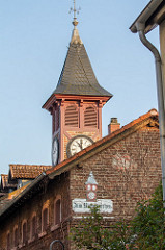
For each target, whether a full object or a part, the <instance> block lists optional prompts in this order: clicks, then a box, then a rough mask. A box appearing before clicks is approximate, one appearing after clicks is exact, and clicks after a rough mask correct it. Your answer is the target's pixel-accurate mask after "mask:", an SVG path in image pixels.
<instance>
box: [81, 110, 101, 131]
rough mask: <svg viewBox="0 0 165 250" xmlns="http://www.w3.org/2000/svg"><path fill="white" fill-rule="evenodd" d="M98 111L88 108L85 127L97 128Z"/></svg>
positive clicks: (85, 114)
mask: <svg viewBox="0 0 165 250" xmlns="http://www.w3.org/2000/svg"><path fill="white" fill-rule="evenodd" d="M97 124H98V122H97V110H95V109H94V107H92V106H89V107H86V109H85V111H84V126H85V127H95V128H97Z"/></svg>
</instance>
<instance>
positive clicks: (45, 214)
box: [43, 207, 49, 231]
mask: <svg viewBox="0 0 165 250" xmlns="http://www.w3.org/2000/svg"><path fill="white" fill-rule="evenodd" d="M48 212H49V210H48V208H47V207H46V208H45V209H44V210H43V231H46V229H47V227H48V224H49V217H48Z"/></svg>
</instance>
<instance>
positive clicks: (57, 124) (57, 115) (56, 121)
mask: <svg viewBox="0 0 165 250" xmlns="http://www.w3.org/2000/svg"><path fill="white" fill-rule="evenodd" d="M59 115H60V112H59V107H57V108H56V111H55V130H57V129H58V128H59Z"/></svg>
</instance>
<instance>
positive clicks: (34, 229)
mask: <svg viewBox="0 0 165 250" xmlns="http://www.w3.org/2000/svg"><path fill="white" fill-rule="evenodd" d="M36 225H37V218H36V216H35V215H34V216H33V217H32V220H31V239H32V238H34V237H35V234H36Z"/></svg>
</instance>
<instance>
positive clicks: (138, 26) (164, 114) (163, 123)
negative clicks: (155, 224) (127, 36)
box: [130, 0, 165, 207]
mask: <svg viewBox="0 0 165 250" xmlns="http://www.w3.org/2000/svg"><path fill="white" fill-rule="evenodd" d="M162 2H163V0H152V1H150V2H149V3H148V5H147V6H146V7H145V8H144V10H143V11H142V12H141V14H140V16H139V17H138V18H137V19H136V20H135V22H134V23H133V24H132V26H131V27H130V29H131V31H132V32H134V33H136V32H138V34H139V38H140V41H141V42H142V44H143V45H144V46H145V47H146V48H147V49H148V50H150V51H151V52H152V53H153V55H154V57H155V66H156V80H157V96H158V108H159V128H160V146H161V166H162V186H163V200H164V201H165V98H164V97H165V95H164V94H165V86H163V77H162V61H161V56H160V53H159V51H158V49H157V48H156V47H155V46H154V45H153V44H152V43H150V42H149V41H148V40H147V38H146V36H145V27H146V26H145V24H146V21H147V20H148V18H149V17H151V16H152V15H153V13H154V12H155V11H156V9H157V8H158V7H159V5H160V4H161V3H162ZM164 207H165V203H164Z"/></svg>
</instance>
